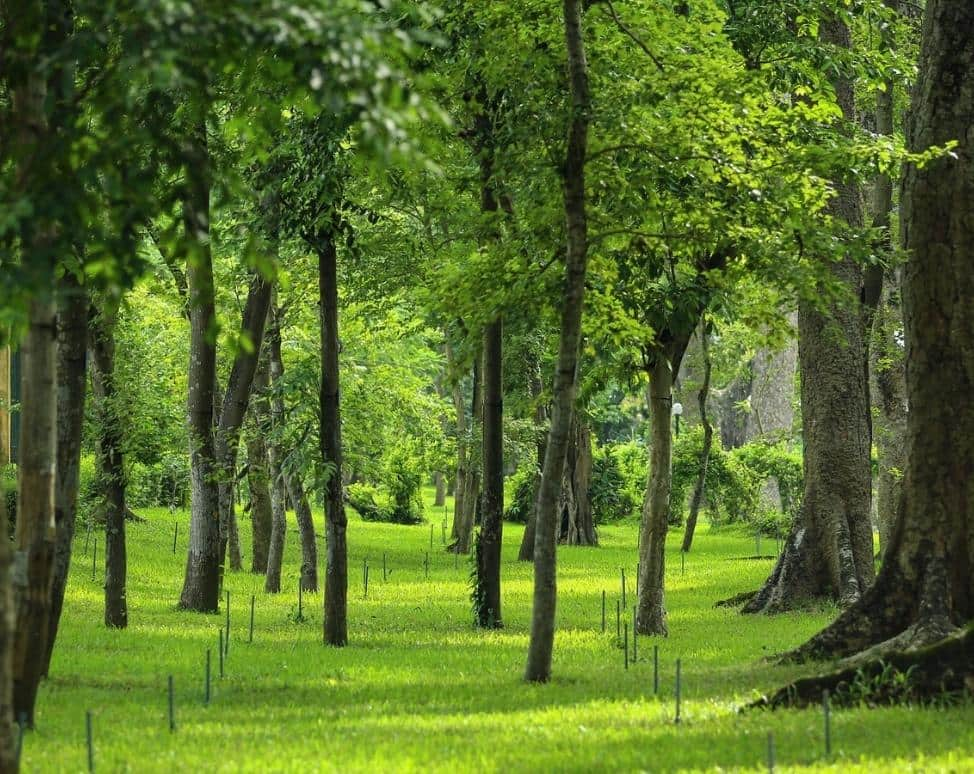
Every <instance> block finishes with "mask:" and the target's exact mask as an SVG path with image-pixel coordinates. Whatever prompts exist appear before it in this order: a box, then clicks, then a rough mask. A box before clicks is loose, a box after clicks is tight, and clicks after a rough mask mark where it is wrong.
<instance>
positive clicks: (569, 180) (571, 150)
mask: <svg viewBox="0 0 974 774" xmlns="http://www.w3.org/2000/svg"><path fill="white" fill-rule="evenodd" d="M563 14H564V24H565V46H566V49H567V52H568V81H569V91H570V94H571V106H572V110H571V123H570V126H569V129H568V146H567V149H566V152H565V161H564V167H563V175H564V179H563V185H564V188H563V191H564V210H565V229H566V233H567V242H568V244H567V251H566V257H565V285H564V290H563V296H562V315H561V334H560V340H559V345H558V365H557V368H556V370H555V380H554V390H553V393H552V401H551V402H552V411H551V427H550V429H549V431H548V444H547V446H546V449H545V460H544V468H543V469H542V472H541V483H540V485H539V487H538V504H537V508H536V516H535V519H536V522H535V544H534V595H533V604H532V611H531V640H530V643H529V645H528V659H527V666H526V668H525V673H524V677H525V679H526V680H528V681H530V682H542V683H543V682H547V681H548V680H549V679H550V678H551V654H552V650H553V648H554V639H555V605H556V603H557V588H556V569H557V568H556V551H557V542H556V541H557V531H558V523H557V522H558V501H559V499H560V494H561V482H562V474H563V471H564V467H565V455H566V454H567V452H568V436H569V433H570V431H571V425H572V417H573V415H574V411H575V391H576V387H577V375H578V374H577V372H578V354H579V347H580V345H581V334H582V309H583V306H584V301H585V271H586V267H587V264H588V220H587V217H586V202H585V159H586V154H587V151H588V129H589V111H590V110H591V95H590V92H589V78H588V65H587V62H586V59H585V41H584V34H583V27H582V21H583V13H582V2H581V0H564V4H563Z"/></svg>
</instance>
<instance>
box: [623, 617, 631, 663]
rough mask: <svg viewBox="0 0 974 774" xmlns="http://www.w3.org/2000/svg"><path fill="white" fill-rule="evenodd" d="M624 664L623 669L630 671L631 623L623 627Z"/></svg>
mask: <svg viewBox="0 0 974 774" xmlns="http://www.w3.org/2000/svg"><path fill="white" fill-rule="evenodd" d="M622 663H623V668H624V669H626V670H627V671H628V669H629V623H628V622H626V623H624V624H623V625H622Z"/></svg>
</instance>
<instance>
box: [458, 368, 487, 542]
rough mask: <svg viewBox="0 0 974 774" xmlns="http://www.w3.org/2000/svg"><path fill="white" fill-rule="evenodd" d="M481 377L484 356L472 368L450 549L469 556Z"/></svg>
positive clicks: (476, 493) (476, 501) (476, 503)
mask: <svg viewBox="0 0 974 774" xmlns="http://www.w3.org/2000/svg"><path fill="white" fill-rule="evenodd" d="M483 374H484V370H483V354H482V353H480V354H478V356H477V358H476V359H475V360H474V365H473V397H472V406H471V412H470V413H471V431H472V432H471V434H470V442H469V443H468V444H467V464H466V468H467V470H466V474H465V475H464V478H463V510H462V511H461V512H460V522H459V524H457V536H456V540H454V542H453V545H452V550H453V551H454V552H455V553H458V554H467V553H469V552H470V537H471V535H472V534H473V527H474V522H475V521H476V520H477V513H478V511H479V510H480V473H481V464H482V462H483V460H482V457H483V437H482V435H481V432H482V428H483V421H484V398H483V394H484V392H483V389H484V384H483Z"/></svg>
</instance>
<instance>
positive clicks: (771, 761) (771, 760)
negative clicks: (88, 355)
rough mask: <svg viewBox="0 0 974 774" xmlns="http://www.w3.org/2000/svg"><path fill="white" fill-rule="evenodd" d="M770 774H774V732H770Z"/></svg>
mask: <svg viewBox="0 0 974 774" xmlns="http://www.w3.org/2000/svg"><path fill="white" fill-rule="evenodd" d="M768 774H774V732H773V731H768Z"/></svg>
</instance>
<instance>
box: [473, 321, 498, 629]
mask: <svg viewBox="0 0 974 774" xmlns="http://www.w3.org/2000/svg"><path fill="white" fill-rule="evenodd" d="M503 335H504V334H503V323H502V322H501V320H497V321H496V322H493V323H491V324H490V325H488V326H487V328H486V329H485V330H484V409H483V410H484V421H483V426H484V434H483V445H484V500H483V503H484V512H483V523H482V525H481V529H480V536H479V544H478V546H477V590H478V594H477V600H478V606H477V607H478V609H477V625H478V626H480V627H482V628H490V629H496V628H500V627H501V626H502V625H503V623H502V618H501V548H502V546H503V542H502V540H503V529H504V384H503V356H502V355H503Z"/></svg>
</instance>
